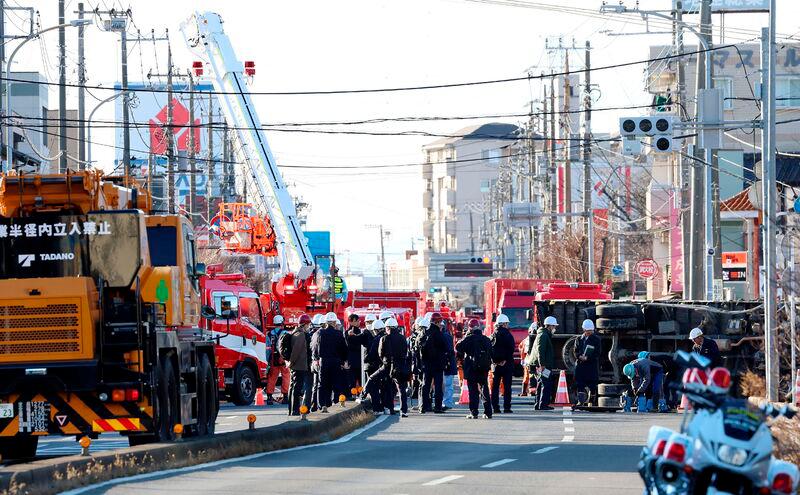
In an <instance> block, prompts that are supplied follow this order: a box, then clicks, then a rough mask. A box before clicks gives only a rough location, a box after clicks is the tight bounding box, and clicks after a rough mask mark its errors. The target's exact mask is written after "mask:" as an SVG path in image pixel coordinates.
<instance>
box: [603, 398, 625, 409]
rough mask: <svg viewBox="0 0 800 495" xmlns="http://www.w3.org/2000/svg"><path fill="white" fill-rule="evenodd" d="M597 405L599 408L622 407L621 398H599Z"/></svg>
mask: <svg viewBox="0 0 800 495" xmlns="http://www.w3.org/2000/svg"><path fill="white" fill-rule="evenodd" d="M597 405H598V406H599V407H622V402H621V399H620V397H598V398H597Z"/></svg>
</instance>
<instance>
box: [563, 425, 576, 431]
mask: <svg viewBox="0 0 800 495" xmlns="http://www.w3.org/2000/svg"><path fill="white" fill-rule="evenodd" d="M564 433H575V428H574V427H572V426H565V427H564Z"/></svg>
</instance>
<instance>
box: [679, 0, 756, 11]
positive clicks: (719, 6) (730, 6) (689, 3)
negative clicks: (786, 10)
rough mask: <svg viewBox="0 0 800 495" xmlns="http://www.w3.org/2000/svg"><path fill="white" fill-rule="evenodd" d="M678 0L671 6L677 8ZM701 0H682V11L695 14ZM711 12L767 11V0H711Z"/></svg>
mask: <svg viewBox="0 0 800 495" xmlns="http://www.w3.org/2000/svg"><path fill="white" fill-rule="evenodd" d="M678 1H679V0H672V8H673V9H677V8H678ZM702 3H703V1H702V0H683V1H682V2H681V4H682V5H683V12H684V13H685V14H696V13H698V12H700V5H701V4H702ZM711 12H713V13H715V14H727V13H731V12H769V0H712V1H711Z"/></svg>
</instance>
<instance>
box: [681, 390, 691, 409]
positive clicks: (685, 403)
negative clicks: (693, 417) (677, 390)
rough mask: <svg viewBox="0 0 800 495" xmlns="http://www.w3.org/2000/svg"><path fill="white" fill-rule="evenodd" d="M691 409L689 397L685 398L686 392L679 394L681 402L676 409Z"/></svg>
mask: <svg viewBox="0 0 800 495" xmlns="http://www.w3.org/2000/svg"><path fill="white" fill-rule="evenodd" d="M686 410H689V411H691V410H692V405H691V404H690V403H689V399H687V398H686V394H683V395H682V396H681V404H680V405H679V406H678V411H686Z"/></svg>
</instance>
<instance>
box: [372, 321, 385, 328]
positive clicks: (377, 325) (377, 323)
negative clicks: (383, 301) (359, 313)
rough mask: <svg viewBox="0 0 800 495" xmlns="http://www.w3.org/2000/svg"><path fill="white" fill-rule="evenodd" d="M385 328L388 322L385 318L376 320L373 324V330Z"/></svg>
mask: <svg viewBox="0 0 800 495" xmlns="http://www.w3.org/2000/svg"><path fill="white" fill-rule="evenodd" d="M384 328H386V324H385V323H384V322H383V320H375V323H373V324H372V329H373V330H383V329H384Z"/></svg>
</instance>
